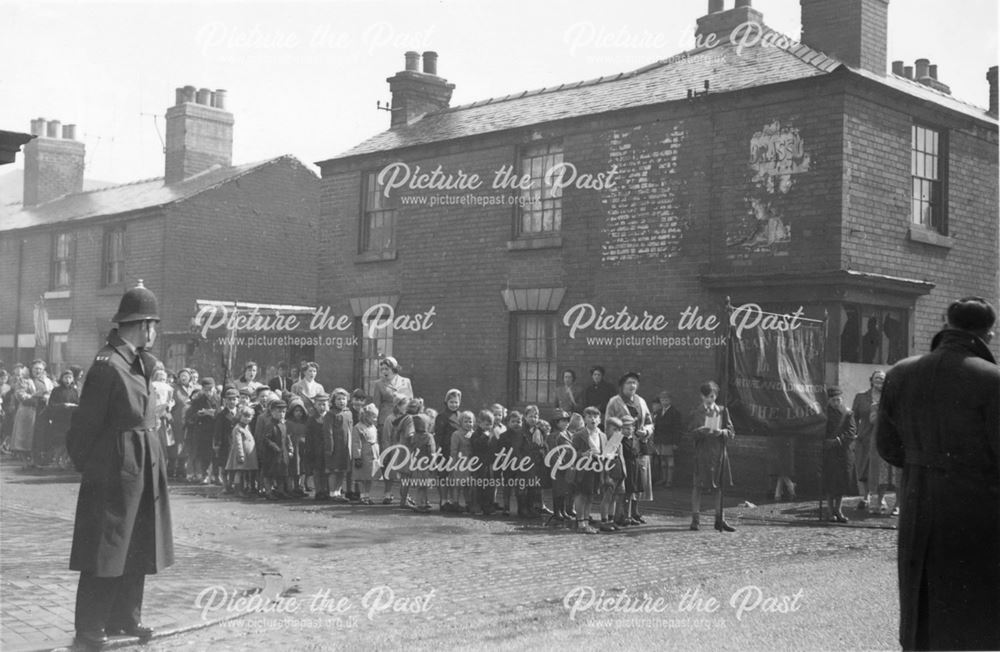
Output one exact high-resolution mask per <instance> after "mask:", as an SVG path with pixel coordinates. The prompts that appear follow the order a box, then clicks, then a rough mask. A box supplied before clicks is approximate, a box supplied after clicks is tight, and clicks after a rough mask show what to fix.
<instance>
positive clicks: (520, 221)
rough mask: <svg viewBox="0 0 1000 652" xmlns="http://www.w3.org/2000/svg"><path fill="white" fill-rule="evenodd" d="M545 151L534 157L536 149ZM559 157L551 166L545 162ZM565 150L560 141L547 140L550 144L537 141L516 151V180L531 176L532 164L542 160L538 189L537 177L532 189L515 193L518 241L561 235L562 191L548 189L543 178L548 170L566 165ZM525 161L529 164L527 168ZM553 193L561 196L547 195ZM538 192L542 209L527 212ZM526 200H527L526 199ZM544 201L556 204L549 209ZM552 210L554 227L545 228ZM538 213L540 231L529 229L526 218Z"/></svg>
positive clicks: (515, 222) (533, 178) (515, 229)
mask: <svg viewBox="0 0 1000 652" xmlns="http://www.w3.org/2000/svg"><path fill="white" fill-rule="evenodd" d="M553 148H558V151H553ZM541 149H544V150H545V151H544V152H542V153H540V154H534V155H532V151H533V150H541ZM554 156H557V157H558V160H553V161H552V162H550V163H549V164H548V165H546V164H545V163H546V161H547V160H548V158H549V157H554ZM564 156H565V150H564V148H563V142H562V140H561V139H556V140H547V141H534V142H531V143H525V144H523V145H521V146H519V147H518V148H517V151H516V163H517V165H516V169H517V178H518V179H520V178H522V177H523V176H524V175H525V174H532V172H531V169H530V168H532V167H533V165H532V164H531V163H530V161H531V160H533V159H541V176H540V177H538V178H537V181H538V184H539V185H538V187H537V188H536V187H535V184H534V181H535V177H532V181H533V182H532V187H531V188H529V189H518V190H516V192H517V195H516V201H515V202H514V237H515V238H547V237H549V238H550V237H558V236H560V235H561V234H562V230H563V225H562V218H563V197H564V195H563V189H562V188H558V189H551V188H549V189H548V190H547V189H546V186H545V183H544V178H545V171H546V170H548V169H550V168H551V167H552V166H553V165H557V164H559V163H563V162H564V161H565V158H564ZM526 160H527V161H528V165H527V168H528V169H526V166H525V164H526ZM553 190H556V191H558V195H551V196H546V192H552V191H553ZM534 193H537V194H538V197H539V199H540V201H541V202H542V207H541V208H540V209H537V210H536V209H532V210H530V211H526V210H525V207H526V206H528V205H533V204H534V202H533V201H531V200H532V198H533V194H534ZM526 197H527V199H526ZM544 202H553V203H552V205H550V207H549V208H546V207H545V203H544ZM546 210H551V211H552V212H553V217H552V227H551V228H549V229H546V228H545V211H546ZM535 213H537V214H538V218H537V219H538V223H539V228H538V229H537V230H526V229H525V228H524V226H525V217H526V215H529V214H532V215H533V214H535Z"/></svg>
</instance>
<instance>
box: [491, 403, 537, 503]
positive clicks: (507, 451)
mask: <svg viewBox="0 0 1000 652" xmlns="http://www.w3.org/2000/svg"><path fill="white" fill-rule="evenodd" d="M493 414H494V415H495V414H496V413H495V412H494V413H493ZM523 423H524V422H523V416H522V415H521V413H520V412H518V411H517V410H512V411H511V412H510V414H508V415H507V427H506V430H504V431H503V432H501V433H500V435H499V436H498V437H497V438H496V440H495V442H494V449H495V451H496V454H495V456H494V457H496V456H504V457H506V459H509V460H516V458H517V457H518V456H519V455H520V454H521V451H522V450H523V449H524V432H523V429H522V426H523ZM494 428H495V426H494ZM490 464H491V466H492V461H491V462H490ZM497 475H498V476H499V479H500V483H501V485H502V489H503V494H502V496H503V501H502V502H501V503H500V505H501V508H502V510H503V515H504V516H510V497H511V495H512V494H514V493H515V491H514V486H515V485H518V486H520V484H519V483H523V482H524V472H523V471H514V470H512V469H510V468H506V469H503V470H501V471H497ZM516 493H517V515H518V516H520V517H522V518H527V517H529V516H533V515H534V514H532V513H531V510H530V508H529V506H528V504H527V501H526V500H525V496H524V492H523V490H519V491H517V492H516Z"/></svg>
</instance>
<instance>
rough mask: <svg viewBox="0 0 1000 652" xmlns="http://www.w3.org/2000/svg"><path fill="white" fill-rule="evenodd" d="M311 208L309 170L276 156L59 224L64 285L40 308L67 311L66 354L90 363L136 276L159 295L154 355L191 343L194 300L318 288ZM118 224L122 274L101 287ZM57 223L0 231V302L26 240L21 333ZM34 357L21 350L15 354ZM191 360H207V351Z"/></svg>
mask: <svg viewBox="0 0 1000 652" xmlns="http://www.w3.org/2000/svg"><path fill="white" fill-rule="evenodd" d="M317 212H318V180H317V179H316V176H315V175H314V174H313V173H312V172H310V171H309V170H308V169H307V168H305V167H304V166H303V165H302V164H301V163H299V162H298V161H296V160H294V159H292V158H280V159H276V160H275V161H274V162H273V163H271V164H269V165H266V166H262V167H260V168H258V169H256V170H254V171H253V172H251V173H249V174H247V175H245V176H243V177H241V178H240V179H238V180H235V181H232V182H229V183H226V184H223V185H221V186H219V187H217V188H215V189H212V190H208V191H206V192H203V193H200V194H198V195H196V196H195V197H192V198H191V199H188V200H185V201H182V202H178V203H175V204H171V205H169V206H167V207H165V208H164V209H162V210H158V209H151V210H148V211H145V212H143V213H140V214H133V215H126V216H120V217H114V218H109V219H106V220H98V221H91V220H88V221H87V222H86V223H84V224H82V225H76V224H73V225H66V226H64V227H61V228H65V229H67V230H69V231H70V232H71V233H72V234H73V235H74V239H75V256H74V264H73V267H72V285H71V287H70V291H69V296H68V297H65V298H50V299H48V300H47V301H46V307H47V309H48V312H49V317H50V319H72V328H71V331H70V334H69V343H68V349H67V356H68V362H69V363H70V364H81V365H89V363H90V361H91V360H92V359H93V356H94V353H95V352H96V351H97V348H98V347H99V346H100V345H101V343H102V342H103V341H104V337H105V335H106V334H107V330H108V329H109V328H110V327H111V326H112V324H111V322H110V319H111V317H112V315H114V313H115V312H116V310H117V308H118V302H119V300H120V299H121V295H122V293H123V292H124V291H125V290H126V289H128V288H130V287H132V286H134V285H135V283H136V281H137V279H140V278H141V279H143V282H144V285H145V286H146V287H148V288H149V289H151V290H152V291H153V292H155V293H156V295H157V298H158V300H159V303H160V316H161V318H162V321H161V323H160V337H159V339H158V341H157V344H156V346H155V347H154V353H155V354H156V355H158V356H160V357H163V356H164V354H165V353H166V346H167V344H168V343H170V342H175V341H183V342H188V341H190V339H191V338H190V334H189V332H188V331H189V321H190V319H191V318H192V317H193V316H194V314H195V311H196V310H195V305H196V304H195V300H196V299H223V300H240V301H255V302H262V303H282V304H301V305H312V304H313V302H314V300H315V291H316V286H317V270H316V265H315V260H316V256H317V253H318V250H317V247H316V245H315V244H314V243H315V242H316V239H315V237H314V236H315V233H316V229H317V217H316V216H317ZM122 223H124V224H125V228H126V231H125V237H126V244H125V249H126V267H125V282H124V283H122V284H121V285H117V286H114V287H108V288H104V287H102V256H103V238H104V231H105V229H106V227H108V226H111V225H116V224H122ZM59 231H60V228H53V227H46V228H44V229H32V230H26V231H19V232H13V233H5V234H3V235H2V236H0V265H3V269H9V270H13V274H12V275H11V276H9V277H8V276H7V275H5V276H4V277H3V281H4V282H3V283H0V302H2V305H7V306H13V305H14V304H15V303H16V296H15V295H16V291H17V283H16V272H17V264H18V263H17V255H18V254H17V251H18V249H17V248H18V242H19V241H20V240H21V239H24V240H25V244H24V281H23V286H22V292H21V329H20V330H21V332H22V333H30V332H33V326H32V321H31V320H32V306H33V305H34V303H35V302H36V301H37V300H38V297H39V296H40V295H41V294H42V293H44V292H45V291H46V290H48V289H50V283H51V281H50V274H51V271H50V267H51V257H52V239H53V233H56V232H59ZM8 279H9V282H8ZM15 312H16V311H15V310H2V311H0V335H6V334H11V333H13V332H14V330H13V329H14V314H15ZM178 338H180V339H178ZM39 353H40V351H39ZM32 356H33V353H25V352H22V353H21V355H20V356H19V357H20V358H21V359H30V357H32ZM286 356H287V348H286V347H279V348H277V349H275V350H269V351H258V350H248V351H241V352H239V353H238V355H237V364H238V365H242V363H243V362H244V361H245V360H247V359H250V358H251V357H257V358H258V360H259V362H260V363H261V364H262V369H261V373H262V374H263V373H264V368H263V367H266V366H267V365H268V364H276V363H277V361H278V360H280V359H283V358H284V357H286ZM197 359H201V360H202V361H203V362H205V361H208V360H214V359H215V356H214V355H208V356H202V357H201V358H196V360H197ZM209 372H210V373H216V370H214V369H212V370H209Z"/></svg>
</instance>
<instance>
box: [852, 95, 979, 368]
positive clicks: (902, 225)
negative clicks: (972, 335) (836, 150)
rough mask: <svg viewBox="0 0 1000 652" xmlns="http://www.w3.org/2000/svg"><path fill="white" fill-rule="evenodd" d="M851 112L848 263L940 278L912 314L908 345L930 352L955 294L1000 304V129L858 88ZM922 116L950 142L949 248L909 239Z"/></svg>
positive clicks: (866, 268) (868, 269) (869, 269)
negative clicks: (917, 125) (914, 147)
mask: <svg viewBox="0 0 1000 652" xmlns="http://www.w3.org/2000/svg"><path fill="white" fill-rule="evenodd" d="M845 117H846V126H847V132H846V134H847V143H846V147H847V148H848V149H849V151H850V152H851V154H850V156H849V158H848V164H847V167H846V168H845V171H844V178H845V183H846V185H847V189H848V193H847V194H848V204H847V207H846V210H845V217H844V221H843V225H842V231H843V235H842V237H843V238H844V242H845V246H844V249H843V257H844V265H845V266H846V267H848V268H850V269H855V270H859V271H864V272H872V273H877V274H887V275H893V276H900V277H904V278H912V279H927V280H930V281H932V282H933V283H934V284H935V287H934V289H933V290H932V291H931V293H930V294H929V295H927V296H923V297H920V298H919V299H917V302H916V306H915V310H914V312H913V318H914V324H913V328H912V331H913V342H912V346H911V351H912V352H914V353H919V352H924V351H926V350H927V349H928V347H929V345H930V340H931V337H932V336H933V335H934V333H936V332H937V331H938V330H940V328H941V325H942V321H943V315H944V312H945V309H946V308H947V306H948V304H949V303H950V302H951V301H952V300H954V299H956V298H959V297H961V296H967V295H978V296H983V297H986V298H987V299H989V300H990V301H992V302H993V303H994V305H996V304H997V301H998V296H997V293H998V284H997V261H998V250H997V242H998V233H997V229H998V219H997V183H996V179H997V131H996V129H995V128H994V129H992V130H986V129H985V128H982V127H975V126H973V125H972V123H971V121H968V120H960V119H956V118H954V117H950V116H947V115H946V114H943V113H941V112H932V111H930V110H929V109H927V108H926V107H921V106H919V105H916V104H904V103H897V104H895V105H887V104H886V103H885V102H884V101H878V100H877V98H872V97H870V96H869V95H867V94H864V93H862V92H861V91H858V92H857V93H856V94H853V95H851V96H849V97H848V100H847V105H846V116H845ZM915 120H916V121H919V122H921V123H922V124H927V125H929V126H932V127H936V128H938V129H939V130H941V131H942V133H945V134H946V135H947V139H948V141H949V142H948V151H949V155H948V160H947V165H948V204H947V215H948V235H949V236H950V237H951V239H952V244H951V246H948V247H942V246H936V245H933V244H926V243H923V242H916V241H913V240H911V239H910V237H909V236H908V230H909V228H910V224H911V222H910V219H911V218H910V211H911V208H910V195H911V191H910V185H911V163H910V140H911V133H910V130H911V126H912V124H913V122H914V121H915ZM996 345H997V343H996V342H994V344H993V346H994V350H995V351H996V350H998V349H997V346H996Z"/></svg>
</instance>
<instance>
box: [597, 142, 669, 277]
mask: <svg viewBox="0 0 1000 652" xmlns="http://www.w3.org/2000/svg"><path fill="white" fill-rule="evenodd" d="M662 129H663V127H662V126H660V125H655V126H653V125H637V126H635V127H632V128H630V129H624V130H617V131H613V132H612V133H611V135H610V138H609V162H610V163H611V164H612V165H616V166H617V168H618V177H617V178H618V182H617V184H616V187H615V189H614V190H613V191H611V192H609V193H606V194H605V195H604V196H603V198H602V200H601V201H602V203H603V204H604V206H605V208H606V213H607V218H606V220H605V224H604V227H603V228H602V236H603V239H602V242H601V262H602V263H603V264H605V265H612V266H613V265H617V264H620V263H622V262H632V261H639V260H652V261H657V260H659V261H662V260H666V259H668V258H671V257H672V256H675V255H677V253H678V252H679V251H680V249H681V243H682V241H683V236H684V233H685V231H686V230H687V219H686V217H682V216H681V215H680V214H679V212H680V211H679V210H678V207H677V194H676V186H677V185H678V184H682V183H683V180H681V179H680V178H679V177H678V176H677V153H678V151H679V150H680V147H681V145H682V143H683V142H684V137H685V132H684V128H683V123H677V124H675V125H674V126H673V128H672V129H671V130H670V131H669V132H668V133H666V134H664V132H663V131H662Z"/></svg>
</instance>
